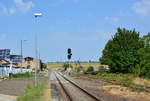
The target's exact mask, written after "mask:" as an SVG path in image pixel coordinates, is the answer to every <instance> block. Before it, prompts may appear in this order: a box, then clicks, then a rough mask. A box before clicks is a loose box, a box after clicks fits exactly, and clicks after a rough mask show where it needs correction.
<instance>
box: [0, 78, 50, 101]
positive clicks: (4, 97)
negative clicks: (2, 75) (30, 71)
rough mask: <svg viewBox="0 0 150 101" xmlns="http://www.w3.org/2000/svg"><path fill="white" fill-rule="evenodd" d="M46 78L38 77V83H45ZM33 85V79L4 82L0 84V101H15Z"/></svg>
mask: <svg viewBox="0 0 150 101" xmlns="http://www.w3.org/2000/svg"><path fill="white" fill-rule="evenodd" d="M47 80H48V79H47V77H38V81H47ZM33 83H34V77H32V78H21V79H16V80H6V81H2V82H0V101H15V100H16V98H17V96H20V95H21V94H22V93H23V92H24V91H25V89H26V87H27V85H29V84H33Z"/></svg>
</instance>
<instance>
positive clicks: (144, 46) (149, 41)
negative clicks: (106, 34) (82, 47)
mask: <svg viewBox="0 0 150 101" xmlns="http://www.w3.org/2000/svg"><path fill="white" fill-rule="evenodd" d="M100 63H101V64H106V65H109V67H110V71H111V72H114V73H134V74H136V75H138V76H146V77H150V33H148V34H147V35H145V36H143V37H140V33H139V32H137V31H135V29H134V30H127V29H125V28H123V29H122V28H118V29H117V32H116V34H115V35H114V36H113V37H112V39H111V40H109V41H108V42H107V44H106V46H105V48H104V50H103V55H102V57H100Z"/></svg>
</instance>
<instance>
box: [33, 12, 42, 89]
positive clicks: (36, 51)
mask: <svg viewBox="0 0 150 101" xmlns="http://www.w3.org/2000/svg"><path fill="white" fill-rule="evenodd" d="M41 16H42V13H34V17H35V18H38V17H41ZM37 46H38V45H37V34H36V35H35V79H34V80H35V81H34V83H35V87H36V86H37V66H38V64H37V62H38V47H37ZM36 59H37V61H36Z"/></svg>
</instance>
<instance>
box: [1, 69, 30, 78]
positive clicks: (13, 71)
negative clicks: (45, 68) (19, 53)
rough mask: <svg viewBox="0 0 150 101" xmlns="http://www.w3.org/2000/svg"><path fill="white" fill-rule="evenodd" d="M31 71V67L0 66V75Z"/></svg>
mask: <svg viewBox="0 0 150 101" xmlns="http://www.w3.org/2000/svg"><path fill="white" fill-rule="evenodd" d="M26 72H32V69H23V68H9V67H0V76H9V73H12V74H18V73H26Z"/></svg>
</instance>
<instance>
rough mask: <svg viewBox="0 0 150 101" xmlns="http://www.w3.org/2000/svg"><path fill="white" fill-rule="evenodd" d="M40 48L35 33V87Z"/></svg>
mask: <svg viewBox="0 0 150 101" xmlns="http://www.w3.org/2000/svg"><path fill="white" fill-rule="evenodd" d="M37 59H38V49H37V34H36V35H35V87H37V62H38V60H37Z"/></svg>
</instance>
